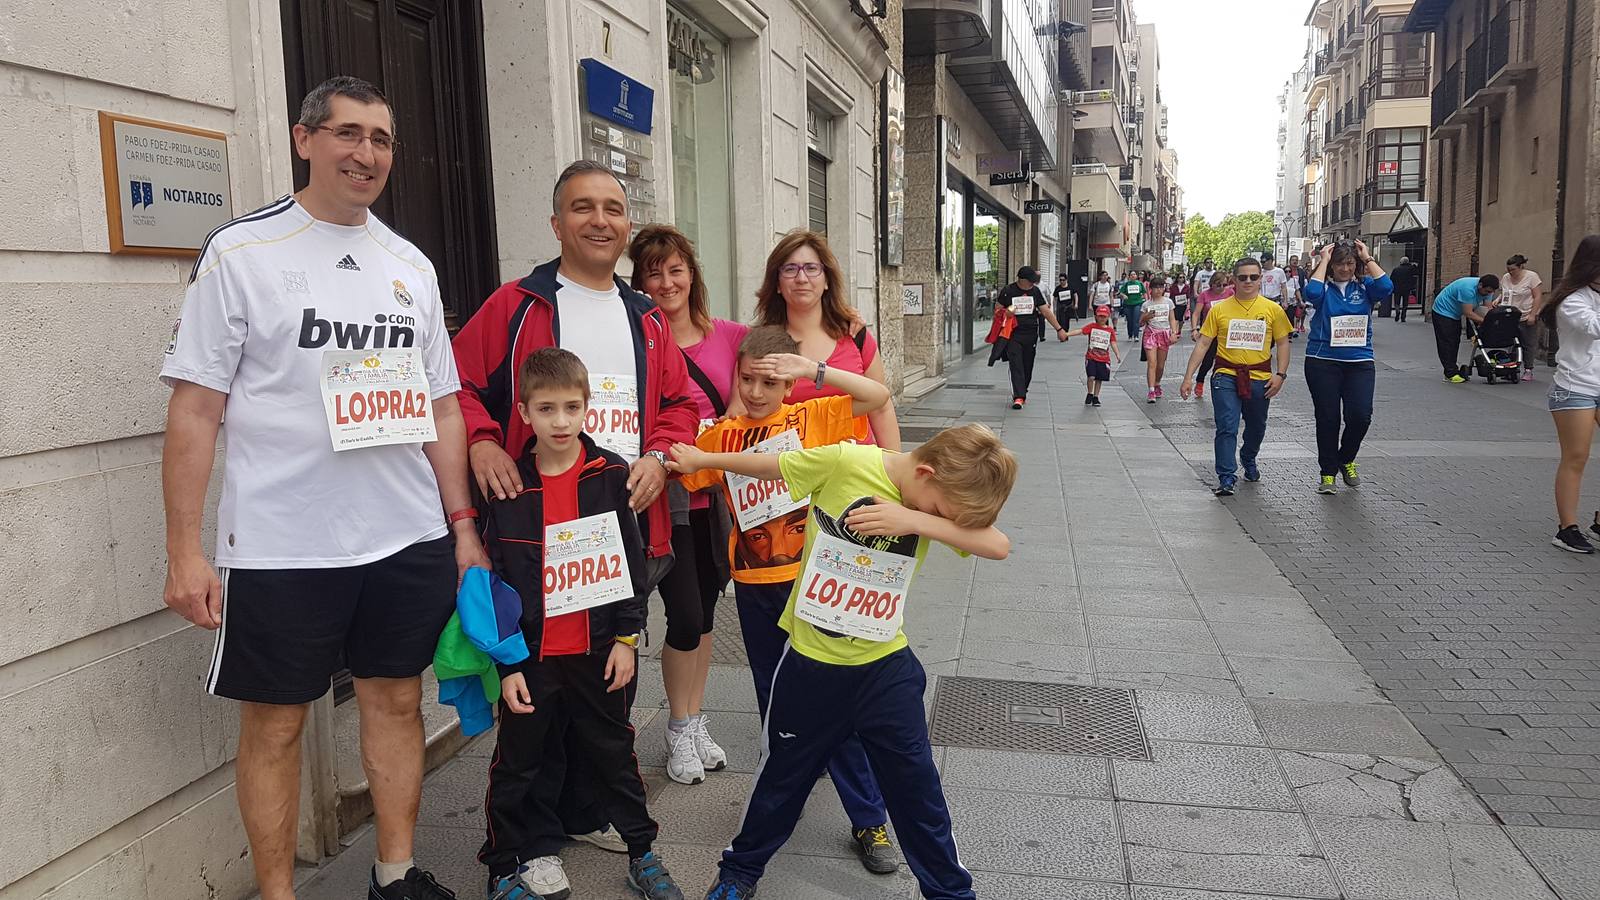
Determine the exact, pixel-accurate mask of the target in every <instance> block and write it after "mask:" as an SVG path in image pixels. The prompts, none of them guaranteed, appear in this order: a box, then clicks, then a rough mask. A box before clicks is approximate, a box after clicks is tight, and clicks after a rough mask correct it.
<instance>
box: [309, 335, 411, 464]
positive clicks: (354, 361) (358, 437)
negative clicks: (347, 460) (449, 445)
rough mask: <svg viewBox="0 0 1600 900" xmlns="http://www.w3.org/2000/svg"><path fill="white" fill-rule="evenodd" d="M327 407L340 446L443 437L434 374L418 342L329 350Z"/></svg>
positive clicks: (325, 375)
mask: <svg viewBox="0 0 1600 900" xmlns="http://www.w3.org/2000/svg"><path fill="white" fill-rule="evenodd" d="M322 408H323V412H324V413H326V414H327V417H328V436H329V437H330V438H331V439H332V441H333V449H334V450H336V451H337V450H352V449H355V448H358V447H381V446H384V445H385V444H418V443H426V442H429V441H435V440H438V437H439V436H438V433H437V432H436V431H435V430H434V427H433V400H432V399H431V398H430V397H429V395H428V375H427V372H426V371H424V369H423V367H422V354H421V353H419V352H418V351H417V348H415V347H390V348H387V349H383V350H325V351H323V353H322Z"/></svg>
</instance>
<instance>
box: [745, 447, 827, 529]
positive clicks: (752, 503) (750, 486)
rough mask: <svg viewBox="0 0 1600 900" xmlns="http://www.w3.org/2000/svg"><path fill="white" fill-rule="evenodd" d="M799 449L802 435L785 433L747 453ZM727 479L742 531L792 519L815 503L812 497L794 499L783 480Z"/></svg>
mask: <svg viewBox="0 0 1600 900" xmlns="http://www.w3.org/2000/svg"><path fill="white" fill-rule="evenodd" d="M799 449H800V435H799V433H798V432H794V431H785V432H783V433H781V434H777V435H774V436H772V437H769V438H767V439H766V440H764V441H762V442H761V443H759V444H756V445H755V446H753V447H751V448H750V449H749V450H748V451H746V452H748V453H783V452H785V451H788V450H799ZM724 478H725V479H726V480H727V483H728V494H729V495H730V496H731V497H732V498H733V514H734V517H735V518H737V519H738V520H739V530H740V531H749V530H750V529H752V528H754V527H756V526H757V525H760V524H762V523H763V522H770V521H772V520H773V519H776V518H778V517H779V516H785V515H788V514H789V513H791V512H793V511H794V510H797V509H801V508H802V507H804V506H805V505H806V504H808V503H810V502H811V498H810V497H802V498H800V499H799V500H796V499H794V498H793V497H790V496H789V485H788V483H787V482H785V481H784V480H783V479H782V478H779V479H776V480H773V481H768V480H765V479H761V478H747V477H745V476H744V475H738V474H735V473H733V472H729V473H727V475H725V476H724Z"/></svg>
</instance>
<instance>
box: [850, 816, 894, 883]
mask: <svg viewBox="0 0 1600 900" xmlns="http://www.w3.org/2000/svg"><path fill="white" fill-rule="evenodd" d="M854 838H855V840H854V841H853V843H854V844H855V847H856V855H857V856H859V857H861V865H863V866H865V867H866V870H867V871H868V872H871V873H873V874H875V875H889V874H892V873H893V872H894V871H895V870H896V869H898V868H900V857H899V856H898V855H896V854H895V852H894V844H893V843H892V842H891V841H890V840H889V826H888V825H879V826H876V827H874V828H860V829H857V830H856V831H855V832H854Z"/></svg>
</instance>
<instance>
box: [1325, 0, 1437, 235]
mask: <svg viewBox="0 0 1600 900" xmlns="http://www.w3.org/2000/svg"><path fill="white" fill-rule="evenodd" d="M1412 3H1413V0H1316V2H1314V3H1313V4H1312V6H1311V10H1310V12H1309V13H1308V15H1307V17H1306V24H1307V25H1308V26H1310V27H1311V29H1312V35H1313V36H1312V49H1311V50H1310V51H1309V52H1308V57H1309V60H1308V76H1309V77H1308V79H1307V82H1306V87H1305V92H1304V97H1305V103H1304V117H1305V120H1304V121H1305V125H1306V131H1305V132H1304V134H1305V139H1306V143H1305V147H1306V149H1305V151H1304V152H1303V154H1302V160H1303V162H1304V172H1303V175H1302V179H1303V181H1302V195H1303V198H1304V199H1303V201H1302V203H1303V206H1304V213H1303V215H1304V217H1305V226H1306V227H1305V229H1304V232H1305V234H1306V235H1308V236H1313V237H1315V238H1316V239H1318V240H1322V241H1328V240H1336V239H1341V238H1360V239H1362V240H1365V241H1366V242H1367V243H1368V245H1369V246H1371V247H1373V249H1374V252H1375V253H1377V254H1378V258H1379V261H1380V262H1381V263H1383V264H1384V265H1386V266H1387V265H1393V264H1394V263H1395V262H1397V261H1398V260H1399V258H1400V257H1401V256H1405V255H1410V256H1411V257H1412V258H1413V259H1416V258H1418V257H1419V256H1420V254H1421V253H1422V252H1423V248H1422V246H1421V245H1420V243H1419V244H1416V245H1414V246H1410V245H1407V244H1404V243H1402V242H1400V241H1391V240H1390V238H1389V231H1390V228H1391V226H1393V224H1394V222H1395V218H1396V216H1398V215H1399V212H1400V210H1401V209H1402V208H1403V207H1404V206H1405V204H1407V203H1412V202H1419V201H1421V200H1422V199H1423V187H1424V183H1425V178H1424V174H1425V171H1426V165H1425V156H1426V145H1427V141H1426V134H1427V122H1428V117H1429V101H1428V72H1429V44H1428V41H1427V40H1424V39H1421V36H1419V35H1417V34H1414V33H1411V32H1407V31H1406V30H1405V29H1404V27H1403V26H1404V24H1405V21H1406V15H1407V14H1408V13H1409V12H1410V10H1411V7H1412Z"/></svg>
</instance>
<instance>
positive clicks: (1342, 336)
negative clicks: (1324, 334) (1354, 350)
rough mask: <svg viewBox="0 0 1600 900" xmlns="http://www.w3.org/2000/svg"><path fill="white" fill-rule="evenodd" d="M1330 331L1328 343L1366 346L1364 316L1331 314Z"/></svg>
mask: <svg viewBox="0 0 1600 900" xmlns="http://www.w3.org/2000/svg"><path fill="white" fill-rule="evenodd" d="M1330 318H1331V320H1332V321H1331V324H1332V325H1333V328H1332V331H1331V333H1330V335H1329V338H1328V344H1329V345H1330V346H1334V347H1365V346H1367V323H1368V319H1367V317H1366V316H1332V317H1330Z"/></svg>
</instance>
